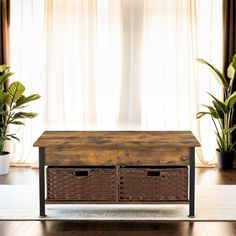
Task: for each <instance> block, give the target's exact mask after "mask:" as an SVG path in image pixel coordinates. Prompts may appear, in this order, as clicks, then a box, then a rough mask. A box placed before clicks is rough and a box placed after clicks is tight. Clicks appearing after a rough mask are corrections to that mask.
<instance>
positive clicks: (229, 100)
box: [225, 91, 236, 109]
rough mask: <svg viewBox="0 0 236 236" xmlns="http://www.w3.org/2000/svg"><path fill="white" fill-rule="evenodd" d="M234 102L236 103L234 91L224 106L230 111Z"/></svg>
mask: <svg viewBox="0 0 236 236" xmlns="http://www.w3.org/2000/svg"><path fill="white" fill-rule="evenodd" d="M235 102H236V91H235V92H234V93H233V94H231V95H230V96H229V97H228V98H227V100H226V101H225V104H226V106H227V107H228V108H229V109H231V108H233V107H234V104H235Z"/></svg>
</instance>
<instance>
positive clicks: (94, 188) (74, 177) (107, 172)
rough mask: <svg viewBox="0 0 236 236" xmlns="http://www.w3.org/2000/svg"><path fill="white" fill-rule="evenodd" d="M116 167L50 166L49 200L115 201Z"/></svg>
mask: <svg viewBox="0 0 236 236" xmlns="http://www.w3.org/2000/svg"><path fill="white" fill-rule="evenodd" d="M115 196H116V194H115V167H48V168H47V200H48V201H50V200H51V201H115Z"/></svg>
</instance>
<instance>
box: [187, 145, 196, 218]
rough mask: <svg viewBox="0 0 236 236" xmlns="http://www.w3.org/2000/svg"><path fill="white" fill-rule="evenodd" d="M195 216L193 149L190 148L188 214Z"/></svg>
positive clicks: (191, 216)
mask: <svg viewBox="0 0 236 236" xmlns="http://www.w3.org/2000/svg"><path fill="white" fill-rule="evenodd" d="M188 217H190V218H194V217H195V149H194V148H190V182H189V216H188Z"/></svg>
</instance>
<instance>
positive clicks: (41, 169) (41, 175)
mask: <svg viewBox="0 0 236 236" xmlns="http://www.w3.org/2000/svg"><path fill="white" fill-rule="evenodd" d="M39 212H40V213H39V216H40V217H45V216H46V215H45V170H44V148H42V147H40V148H39Z"/></svg>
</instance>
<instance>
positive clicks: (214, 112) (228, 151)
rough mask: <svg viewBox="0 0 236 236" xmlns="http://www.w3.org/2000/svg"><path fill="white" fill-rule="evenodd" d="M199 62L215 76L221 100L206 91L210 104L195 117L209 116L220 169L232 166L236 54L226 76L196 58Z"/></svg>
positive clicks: (234, 127) (235, 125) (235, 127)
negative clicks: (220, 91)
mask: <svg viewBox="0 0 236 236" xmlns="http://www.w3.org/2000/svg"><path fill="white" fill-rule="evenodd" d="M197 60H198V61H199V62H201V63H203V64H205V65H207V66H208V67H210V69H211V70H212V71H213V73H214V74H215V78H216V79H217V81H218V83H219V84H220V85H221V86H222V89H223V94H224V95H223V99H222V100H223V101H221V100H220V99H218V98H216V97H215V96H214V95H213V94H211V93H208V94H209V96H210V97H211V98H212V104H211V105H203V106H204V107H206V109H207V111H201V112H198V113H197V118H201V117H203V116H205V115H208V116H210V118H211V119H212V122H213V124H214V126H215V130H216V140H217V144H218V148H217V149H216V151H217V159H218V164H219V168H220V169H221V170H228V169H232V168H233V158H234V152H235V150H234V146H235V144H236V143H235V142H234V143H233V142H232V132H233V131H234V130H235V129H236V124H234V122H233V114H234V105H235V102H236V91H235V92H233V83H234V79H235V77H236V73H235V70H236V54H235V55H234V56H233V59H232V62H231V63H230V65H229V67H228V69H227V76H226V75H224V74H223V73H222V72H220V71H219V70H218V69H217V68H215V67H214V66H213V65H211V64H210V63H208V62H207V61H205V60H203V59H197Z"/></svg>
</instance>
